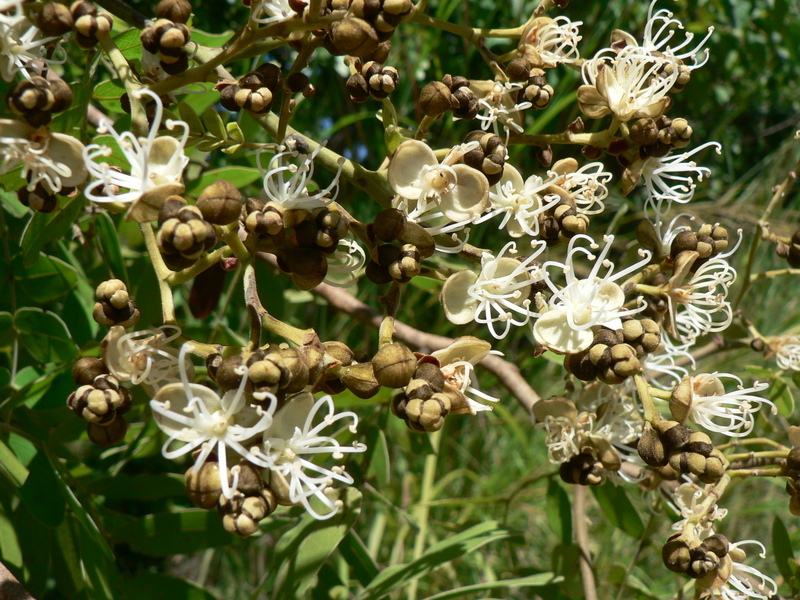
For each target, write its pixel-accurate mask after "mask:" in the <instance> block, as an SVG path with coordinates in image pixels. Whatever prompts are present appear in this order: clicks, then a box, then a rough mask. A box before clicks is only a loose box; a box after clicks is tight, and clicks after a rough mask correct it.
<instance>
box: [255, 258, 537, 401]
mask: <svg viewBox="0 0 800 600" xmlns="http://www.w3.org/2000/svg"><path fill="white" fill-rule="evenodd" d="M256 256H257V258H258V259H259V260H262V261H264V262H265V263H267V264H269V265H272V266H273V267H276V266H277V263H276V261H275V257H274V256H273V255H272V254H267V253H265V252H259V253H258V254H257V255H256ZM311 293H312V294H316V295H317V296H319V297H320V298H324V299H325V301H326V302H327V303H328V304H330V305H331V306H332V307H333V308H335V309H336V310H339V311H341V312H343V313H346V314H348V315H350V316H351V317H353V318H354V319H356V320H357V321H359V322H360V323H363V324H364V325H368V326H369V327H374V328H375V329H379V328H380V326H381V322H382V321H383V315H382V314H381V313H380V312H378V311H377V310H375V309H374V308H372V307H370V306H367V305H366V304H364V303H363V302H361V300H359V299H358V298H356V297H354V296H353V295H351V294H349V293H348V292H346V291H345V290H343V289H341V288H337V287H334V286H332V285H328V284H325V283H321V284H319V285H318V286H317V287H315V288H314V289H312V290H311ZM394 327H395V337H396V338H397V339H398V340H400V341H402V342H404V343H406V344H408V345H409V346H412V347H414V348H416V349H418V350H422V351H433V350H439V349H441V348H446V347H447V346H449V345H450V344H452V343H453V340H452V339H451V338H449V337H445V336H443V335H437V334H435V333H427V332H424V331H420V330H419V329H415V328H413V327H411V326H410V325H406V324H405V323H401V322H400V321H397V320H395V322H394ZM478 366H480V367H483V368H485V369H486V370H487V371H489V372H490V373H492V374H494V375H495V377H497V379H498V381H499V382H500V383H501V384H502V385H503V386H504V387H505V388H506V389H507V390H508V391H509V392H511V394H512V395H513V396H514V397H515V398H516V399H517V400H518V401H519V403H520V404H522V406H524V407H525V409H526V410H527V411H528V412H530V411H531V409H532V407H533V405H534V404H535V403H536V402H538V401H539V394H537V393H536V391H535V390H534V389H533V388H532V387H531V386H530V385H528V382H527V381H525V378H524V377H523V376H522V373H521V372H520V370H519V367H517V366H516V365H515V364H513V363H510V362H508V361H507V360H504V359H502V358H500V357H499V356H494V355H489V356H487V357H486V358H484V359H483V360H482V361H481V362H480V363H479V364H478Z"/></svg>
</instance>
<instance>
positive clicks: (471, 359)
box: [431, 335, 499, 415]
mask: <svg viewBox="0 0 800 600" xmlns="http://www.w3.org/2000/svg"><path fill="white" fill-rule="evenodd" d="M492 353H494V354H499V353H498V352H493V351H492V346H491V345H490V344H489V342H485V341H484V340H481V339H478V338H476V337H472V336H468V335H465V336H462V337H460V338H457V339H455V340H453V343H452V344H450V345H449V346H447V347H446V348H442V349H441V350H436V351H435V352H433V353H432V354H431V356H433V357H434V358H435V359H436V360H438V361H439V363H440V364H441V371H442V375H444V381H445V393H447V392H448V391H449V390H448V389H447V386H452V387H453V388H454V389H455V390H456V391H457V393H456V394H455V395H454V396H453V395H452V394H450V395H451V399H450V413H451V414H466V413H469V414H471V415H475V414H477V413H479V412H481V411H484V410H492V407H491V406H487V405H486V404H481V403H480V402H478V401H477V400H475V398H471V397H470V396H475V397H477V398H480V399H481V400H485V401H488V402H498V401H499V398H496V397H494V396H489V395H488V394H485V393H483V392H481V391H480V390H479V389H478V388H477V387H476V386H477V377H476V376H475V365H477V364H478V363H479V362H481V361H482V360H483V359H484V358H485V357H486V356H488V355H489V354H492ZM473 384H474V385H473ZM456 397H457V399H456Z"/></svg>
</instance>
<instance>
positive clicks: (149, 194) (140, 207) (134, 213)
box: [125, 183, 184, 223]
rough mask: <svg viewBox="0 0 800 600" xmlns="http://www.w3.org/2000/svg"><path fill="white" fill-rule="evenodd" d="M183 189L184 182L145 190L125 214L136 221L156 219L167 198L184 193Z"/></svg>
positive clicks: (127, 219) (145, 221)
mask: <svg viewBox="0 0 800 600" xmlns="http://www.w3.org/2000/svg"><path fill="white" fill-rule="evenodd" d="M183 190H184V187H183V184H182V183H165V184H163V185H159V186H157V187H154V188H153V189H151V190H148V191H146V192H144V193H143V194H142V195H141V196H139V198H138V199H136V200H135V201H134V202H133V203H132V204H131V207H130V208H129V209H128V213H127V214H126V215H125V220H126V221H136V222H137V223H150V222H151V221H156V220H157V219H158V211H159V210H161V207H162V206H164V202H165V201H166V199H167V198H169V197H170V196H174V195H176V194H180V193H182V192H183Z"/></svg>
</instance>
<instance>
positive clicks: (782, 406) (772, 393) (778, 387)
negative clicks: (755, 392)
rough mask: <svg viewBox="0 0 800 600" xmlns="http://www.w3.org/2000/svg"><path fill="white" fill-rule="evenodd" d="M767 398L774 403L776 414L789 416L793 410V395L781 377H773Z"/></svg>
mask: <svg viewBox="0 0 800 600" xmlns="http://www.w3.org/2000/svg"><path fill="white" fill-rule="evenodd" d="M769 399H770V400H772V402H774V403H775V406H776V408H777V409H778V414H779V415H781V416H783V417H791V416H792V413H793V412H794V395H793V394H792V390H791V388H790V387H789V386H788V385H787V382H786V379H784V378H783V377H773V378H772V381H771V382H770V386H769Z"/></svg>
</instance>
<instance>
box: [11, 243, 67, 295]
mask: <svg viewBox="0 0 800 600" xmlns="http://www.w3.org/2000/svg"><path fill="white" fill-rule="evenodd" d="M11 269H12V271H13V273H14V279H15V280H16V281H17V283H18V284H19V287H20V289H21V290H22V292H23V293H24V294H25V295H26V296H27V297H28V298H30V299H31V300H33V302H34V303H35V304H45V303H47V302H52V301H53V300H55V299H57V298H60V297H61V296H65V295H66V294H68V293H69V291H70V290H71V289H72V288H74V287H75V286H76V285H78V273H77V271H76V270H75V269H74V268H72V267H71V266H70V265H68V264H67V263H65V262H64V261H63V260H61V259H60V258H57V257H55V256H47V255H46V254H40V255H39V256H38V257H37V260H36V261H35V262H34V263H33V264H31V265H28V266H27V267H26V266H24V265H23V262H22V256H21V255H17V256H16V258H15V260H14V261H13V263H12V266H11Z"/></svg>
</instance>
